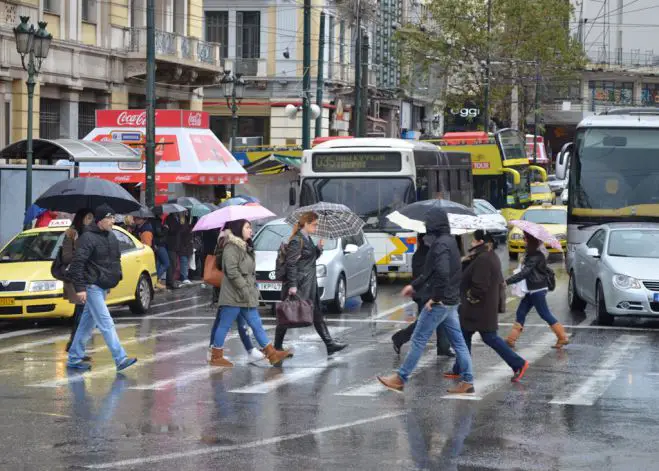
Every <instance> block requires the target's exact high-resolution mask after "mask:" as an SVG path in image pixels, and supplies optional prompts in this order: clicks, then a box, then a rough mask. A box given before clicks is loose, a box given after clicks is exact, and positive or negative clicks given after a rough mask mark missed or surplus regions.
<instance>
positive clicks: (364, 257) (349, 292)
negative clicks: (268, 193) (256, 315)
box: [254, 219, 378, 313]
mask: <svg viewBox="0 0 659 471" xmlns="http://www.w3.org/2000/svg"><path fill="white" fill-rule="evenodd" d="M292 230H293V228H292V227H291V226H290V225H288V224H286V223H285V222H284V220H283V219H277V220H274V221H270V222H269V223H267V224H266V225H265V226H263V227H262V228H261V230H260V231H259V232H258V233H257V234H256V236H255V237H254V251H255V252H256V280H257V283H258V288H259V291H260V293H261V298H262V301H263V303H267V304H273V305H274V304H275V303H277V302H279V301H280V300H281V289H282V282H281V281H278V280H276V279H275V265H276V261H277V252H278V250H279V247H280V246H281V243H282V242H286V241H287V240H288V238H289V237H290V236H291V232H292ZM314 242H318V240H317V239H316V238H314ZM316 276H317V277H318V291H319V294H320V301H321V302H322V303H326V304H329V307H330V309H331V310H332V311H333V312H336V313H341V312H343V310H344V308H345V304H346V300H347V299H348V298H351V297H353V296H361V298H362V301H364V302H368V303H372V302H374V301H375V298H376V297H377V295H378V278H377V270H376V267H375V252H374V250H373V247H371V245H370V244H369V243H368V242H366V239H365V238H364V234H359V235H357V236H352V237H343V238H340V239H329V240H325V247H324V249H323V254H322V255H321V256H320V258H319V259H318V260H317V261H316Z"/></svg>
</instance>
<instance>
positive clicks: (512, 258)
mask: <svg viewBox="0 0 659 471" xmlns="http://www.w3.org/2000/svg"><path fill="white" fill-rule="evenodd" d="M517 255H518V254H516V253H515V252H508V257H510V259H511V260H517Z"/></svg>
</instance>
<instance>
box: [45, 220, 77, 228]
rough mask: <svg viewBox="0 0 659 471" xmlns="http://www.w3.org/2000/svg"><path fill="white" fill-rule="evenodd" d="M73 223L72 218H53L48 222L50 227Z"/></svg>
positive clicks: (65, 225) (67, 225)
mask: <svg viewBox="0 0 659 471" xmlns="http://www.w3.org/2000/svg"><path fill="white" fill-rule="evenodd" d="M71 224H72V221H71V220H70V219H53V220H52V221H50V222H49V223H48V227H69V226H71Z"/></svg>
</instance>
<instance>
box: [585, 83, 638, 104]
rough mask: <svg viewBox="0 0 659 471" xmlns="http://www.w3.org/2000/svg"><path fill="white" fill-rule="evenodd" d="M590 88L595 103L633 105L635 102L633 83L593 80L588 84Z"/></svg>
mask: <svg viewBox="0 0 659 471" xmlns="http://www.w3.org/2000/svg"><path fill="white" fill-rule="evenodd" d="M588 88H589V89H590V96H591V98H592V100H593V102H606V103H612V104H616V105H631V104H632V103H633V101H634V83H633V82H610V81H599V80H591V81H590V82H588Z"/></svg>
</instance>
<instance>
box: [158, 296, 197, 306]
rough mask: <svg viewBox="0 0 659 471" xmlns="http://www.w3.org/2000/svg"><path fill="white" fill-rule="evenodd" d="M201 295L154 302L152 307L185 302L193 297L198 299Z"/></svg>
mask: <svg viewBox="0 0 659 471" xmlns="http://www.w3.org/2000/svg"><path fill="white" fill-rule="evenodd" d="M200 297H201V296H192V297H190V298H181V299H175V300H174V301H167V302H166V303H159V304H153V305H152V306H151V307H159V306H167V305H169V304H176V303H182V302H185V301H191V300H193V299H198V298H200ZM207 304H209V303H207Z"/></svg>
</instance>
